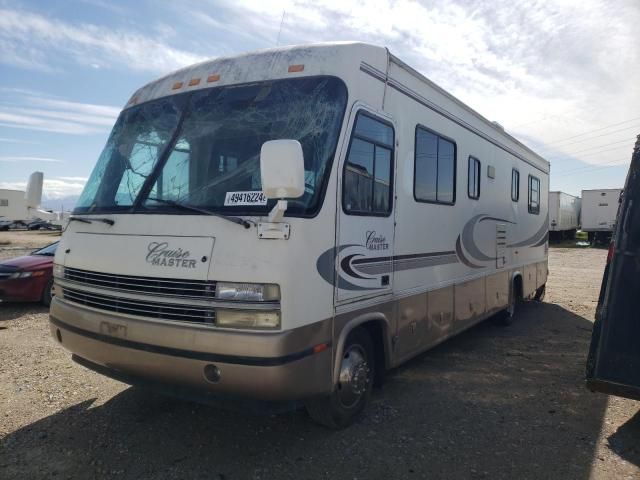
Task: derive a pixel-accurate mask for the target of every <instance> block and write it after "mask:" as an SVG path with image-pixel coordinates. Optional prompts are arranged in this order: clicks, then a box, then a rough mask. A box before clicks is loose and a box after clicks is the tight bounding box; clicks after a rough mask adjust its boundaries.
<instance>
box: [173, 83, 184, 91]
mask: <svg viewBox="0 0 640 480" xmlns="http://www.w3.org/2000/svg"><path fill="white" fill-rule="evenodd" d="M179 88H182V82H176V83H174V84H173V87H171V90H178V89H179Z"/></svg>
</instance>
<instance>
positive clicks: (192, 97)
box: [50, 43, 549, 428]
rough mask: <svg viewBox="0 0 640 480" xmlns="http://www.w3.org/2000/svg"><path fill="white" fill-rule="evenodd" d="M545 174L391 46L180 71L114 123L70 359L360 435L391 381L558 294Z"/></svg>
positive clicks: (58, 331) (336, 47) (70, 292)
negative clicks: (304, 412) (299, 403)
mask: <svg viewBox="0 0 640 480" xmlns="http://www.w3.org/2000/svg"><path fill="white" fill-rule="evenodd" d="M548 172H549V164H548V162H546V161H545V160H544V159H543V158H541V157H540V156H538V155H536V154H535V153H533V152H532V151H531V150H529V149H528V148H527V147H525V146H524V145H523V144H521V143H520V142H518V141H517V140H516V139H514V138H513V137H511V136H510V135H508V134H507V133H506V132H505V131H504V130H502V129H501V128H499V127H497V126H496V125H495V124H493V123H492V122H490V121H488V120H487V119H485V118H483V117H482V116H480V115H479V114H478V113H476V112H475V111H473V110H471V109H470V108H469V107H467V106H466V105H464V104H463V103H462V102H460V101H459V100H457V99H456V98H454V97H453V96H452V95H450V94H449V93H447V92H445V91H444V90H443V89H442V88H440V87H438V86H436V85H435V84H434V83H432V82H431V81H429V80H428V79H427V78H425V77H424V76H422V75H421V74H420V73H418V72H417V71H415V70H414V69H412V68H411V67H409V66H408V65H406V64H405V63H403V62H402V61H401V60H399V59H398V58H397V57H395V56H394V55H392V54H390V53H389V51H388V50H387V49H385V48H381V47H376V46H371V45H366V44H361V43H341V44H325V45H314V46H303V47H293V48H280V49H273V50H268V51H263V52H259V53H251V54H246V55H241V56H237V57H233V58H220V59H216V60H212V61H208V62H204V63H201V64H198V65H194V66H192V67H188V68H184V69H182V70H179V71H177V72H174V73H172V74H169V75H167V76H165V77H163V78H161V79H159V80H157V81H154V82H152V83H150V84H148V85H146V86H144V87H142V88H140V89H139V90H138V91H136V92H135V93H134V94H133V96H132V97H131V99H130V100H129V101H128V103H127V104H126V106H125V107H124V109H123V111H122V113H121V114H120V116H119V118H118V120H117V122H116V124H115V126H114V128H113V131H112V133H111V135H110V136H109V139H108V140H107V144H106V146H105V148H104V151H103V152H102V154H101V156H100V158H99V159H98V162H97V165H96V166H95V169H94V171H93V173H92V174H91V176H90V178H89V180H88V182H87V184H86V187H85V189H84V192H83V193H82V195H81V197H80V199H79V201H78V203H77V206H76V208H75V210H74V212H73V215H72V217H71V219H70V223H69V225H68V227H67V229H66V231H65V233H64V234H63V236H62V240H61V245H60V247H59V248H58V253H57V254H56V257H55V267H54V275H55V277H56V283H55V298H54V300H53V302H52V307H51V315H50V325H51V331H52V335H53V337H54V338H56V339H57V340H58V342H60V343H61V344H62V345H63V346H64V347H66V348H67V349H69V350H70V351H71V352H72V353H73V358H74V359H75V360H76V361H77V362H79V363H81V364H83V365H85V366H87V367H88V368H91V369H93V370H96V371H98V372H101V373H104V374H106V375H110V376H112V377H114V378H118V379H121V380H123V381H125V382H128V383H131V384H142V385H147V386H151V387H152V388H161V389H165V390H166V391H171V392H173V393H176V394H179V395H183V394H185V395H186V393H189V395H192V394H193V395H197V396H198V397H200V398H208V397H210V396H216V395H225V396H226V394H231V395H234V396H244V397H250V398H257V399H263V400H293V399H299V400H303V401H304V402H305V405H306V407H307V409H308V411H309V412H310V414H311V416H312V417H313V418H314V419H316V420H317V421H319V422H321V423H323V424H325V425H328V426H330V427H335V428H338V427H342V426H345V425H348V424H349V423H350V422H351V421H352V420H353V419H354V417H355V416H356V415H357V414H359V413H360V412H361V411H362V410H363V409H364V408H365V405H366V404H367V401H368V399H369V397H370V394H371V390H372V386H373V383H374V381H379V380H380V379H381V377H382V374H383V372H384V371H385V370H388V369H390V368H392V367H395V366H397V365H399V364H400V363H402V362H404V361H406V360H407V359H409V358H411V357H413V356H415V355H417V354H418V353H420V352H423V351H425V350H426V349H428V348H430V347H433V346H434V345H436V344H438V343H439V342H442V341H443V340H445V339H447V338H449V337H451V336H452V335H455V334H457V333H459V332H461V331H463V330H465V329H467V328H469V327H471V326H472V325H474V324H476V323H477V322H480V321H481V320H484V319H486V318H487V317H489V316H492V315H494V314H500V313H501V312H502V314H501V315H502V319H503V320H504V321H505V322H509V321H510V319H511V317H512V316H513V313H514V309H515V306H516V302H518V301H519V300H521V299H528V298H533V297H535V296H536V295H537V296H538V297H539V296H541V295H542V294H543V292H544V286H545V282H546V279H547V251H548V245H547V238H548V227H547V208H548V205H547V199H548V187H549V177H548Z"/></svg>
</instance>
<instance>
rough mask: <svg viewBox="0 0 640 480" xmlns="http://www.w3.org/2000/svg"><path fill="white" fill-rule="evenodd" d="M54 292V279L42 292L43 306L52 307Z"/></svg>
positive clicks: (50, 280)
mask: <svg viewBox="0 0 640 480" xmlns="http://www.w3.org/2000/svg"><path fill="white" fill-rule="evenodd" d="M52 292H53V278H51V279H49V281H48V282H47V284H46V285H45V286H44V289H43V290H42V304H43V305H44V306H45V307H48V306H50V305H51V297H52V296H53V295H52Z"/></svg>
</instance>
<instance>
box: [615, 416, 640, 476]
mask: <svg viewBox="0 0 640 480" xmlns="http://www.w3.org/2000/svg"><path fill="white" fill-rule="evenodd" d="M609 448H610V449H611V450H613V451H614V452H615V453H616V454H618V455H619V456H620V457H622V458H624V459H625V460H626V461H628V462H631V463H633V464H634V465H638V466H640V412H638V413H636V414H635V415H634V416H633V417H632V418H630V419H629V420H628V421H627V423H625V424H624V425H622V426H621V427H620V428H618V430H617V431H616V432H615V433H614V434H613V435H611V436H610V437H609Z"/></svg>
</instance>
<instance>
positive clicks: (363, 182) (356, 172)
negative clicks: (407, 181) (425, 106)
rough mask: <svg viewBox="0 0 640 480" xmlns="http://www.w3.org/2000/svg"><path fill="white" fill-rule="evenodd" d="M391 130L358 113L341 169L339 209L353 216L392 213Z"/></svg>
mask: <svg viewBox="0 0 640 480" xmlns="http://www.w3.org/2000/svg"><path fill="white" fill-rule="evenodd" d="M393 142H394V136H393V128H391V126H390V125H388V124H386V123H383V122H381V121H379V120H376V119H374V118H373V117H371V116H369V115H368V114H365V113H363V112H358V116H357V117H356V123H355V127H354V129H353V133H352V135H351V145H350V146H349V153H348V154H347V161H346V162H345V167H344V181H343V186H342V205H343V208H344V211H345V212H346V213H350V214H354V215H381V216H387V215H388V214H389V213H390V212H391V204H392V201H391V195H392V185H391V183H392V182H391V179H392V172H393Z"/></svg>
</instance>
